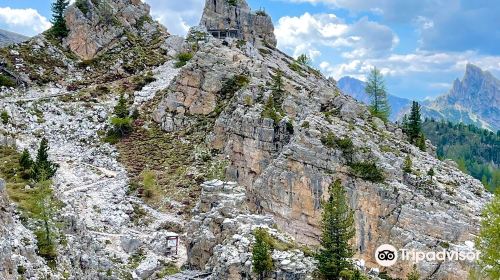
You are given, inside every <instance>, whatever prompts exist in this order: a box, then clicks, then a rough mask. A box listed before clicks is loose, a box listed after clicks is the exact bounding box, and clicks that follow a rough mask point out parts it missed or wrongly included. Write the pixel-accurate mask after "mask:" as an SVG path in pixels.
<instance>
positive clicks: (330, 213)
mask: <svg viewBox="0 0 500 280" xmlns="http://www.w3.org/2000/svg"><path fill="white" fill-rule="evenodd" d="M328 193H329V198H328V200H327V201H325V202H324V203H323V213H322V216H321V230H322V234H321V249H320V250H319V253H318V254H317V255H316V259H317V260H318V271H319V273H320V274H321V275H322V276H323V277H324V278H325V279H326V280H334V279H335V280H336V279H338V278H339V277H340V275H341V273H342V272H343V271H346V270H351V268H352V263H351V262H350V261H349V258H351V257H352V256H353V255H354V250H353V249H352V247H351V245H350V244H349V240H351V239H352V238H353V237H354V235H355V229H354V212H353V211H352V210H351V209H350V208H349V205H348V202H347V197H346V191H345V190H344V188H343V187H342V184H341V182H340V180H336V181H335V183H333V184H332V185H331V186H330V188H329V190H328Z"/></svg>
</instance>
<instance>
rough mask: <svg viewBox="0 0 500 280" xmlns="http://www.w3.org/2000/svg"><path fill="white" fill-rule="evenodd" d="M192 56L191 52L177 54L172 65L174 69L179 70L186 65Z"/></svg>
mask: <svg viewBox="0 0 500 280" xmlns="http://www.w3.org/2000/svg"><path fill="white" fill-rule="evenodd" d="M193 56H194V54H193V53H192V52H186V53H180V54H178V55H177V57H176V59H177V61H176V62H175V64H174V66H175V68H181V67H183V66H185V65H186V64H187V63H188V61H190V60H191V59H192V58H193Z"/></svg>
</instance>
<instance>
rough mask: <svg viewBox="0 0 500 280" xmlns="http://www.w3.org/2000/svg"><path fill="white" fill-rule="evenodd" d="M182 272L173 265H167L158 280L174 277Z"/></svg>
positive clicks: (159, 274) (159, 273)
mask: <svg viewBox="0 0 500 280" xmlns="http://www.w3.org/2000/svg"><path fill="white" fill-rule="evenodd" d="M179 272H180V269H179V268H178V267H177V266H175V264H173V263H167V264H166V265H165V267H164V268H163V269H162V270H161V271H160V272H158V275H157V276H158V278H159V279H163V278H164V277H165V276H169V275H174V274H177V273H179Z"/></svg>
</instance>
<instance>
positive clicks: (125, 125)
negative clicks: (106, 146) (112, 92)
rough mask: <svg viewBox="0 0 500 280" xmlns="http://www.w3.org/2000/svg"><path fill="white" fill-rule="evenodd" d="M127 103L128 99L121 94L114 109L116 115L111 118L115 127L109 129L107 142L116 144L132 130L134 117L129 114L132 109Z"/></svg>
mask: <svg viewBox="0 0 500 280" xmlns="http://www.w3.org/2000/svg"><path fill="white" fill-rule="evenodd" d="M127 103H128V102H127V99H125V96H124V95H123V94H121V95H120V98H119V99H118V103H117V104H116V106H115V108H114V110H113V114H114V116H113V117H112V118H111V125H112V126H113V128H111V129H110V130H108V132H107V134H106V138H105V139H104V141H105V142H108V143H111V144H116V143H117V142H118V140H119V139H120V138H122V137H124V136H127V135H129V134H130V133H131V132H132V130H133V128H132V118H131V117H130V116H129V114H130V111H129V108H128V104H127Z"/></svg>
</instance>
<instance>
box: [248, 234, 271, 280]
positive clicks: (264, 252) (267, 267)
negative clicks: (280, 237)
mask: <svg viewBox="0 0 500 280" xmlns="http://www.w3.org/2000/svg"><path fill="white" fill-rule="evenodd" d="M254 236H255V244H254V245H253V248H252V261H253V270H254V272H255V273H257V274H258V275H259V279H260V280H262V279H264V276H265V274H266V273H267V272H269V271H271V270H272V269H273V259H272V258H271V252H270V250H271V249H270V246H269V244H268V242H267V240H268V239H269V238H268V233H267V231H266V230H265V229H263V228H258V229H256V230H255V232H254Z"/></svg>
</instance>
